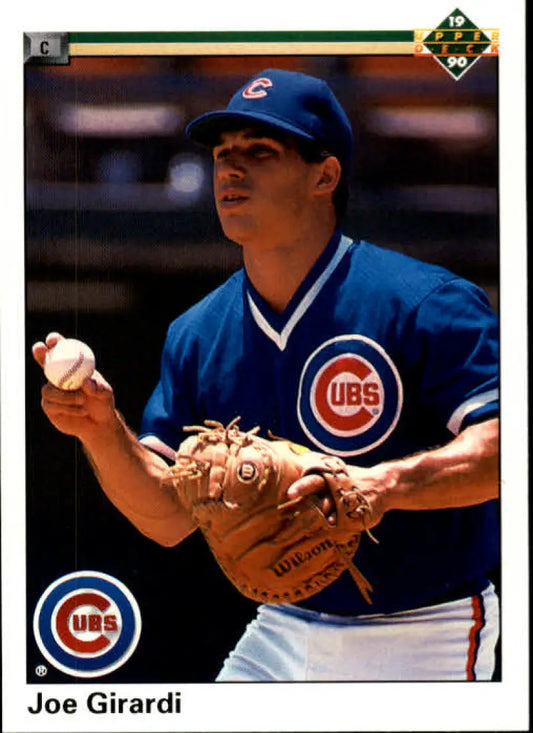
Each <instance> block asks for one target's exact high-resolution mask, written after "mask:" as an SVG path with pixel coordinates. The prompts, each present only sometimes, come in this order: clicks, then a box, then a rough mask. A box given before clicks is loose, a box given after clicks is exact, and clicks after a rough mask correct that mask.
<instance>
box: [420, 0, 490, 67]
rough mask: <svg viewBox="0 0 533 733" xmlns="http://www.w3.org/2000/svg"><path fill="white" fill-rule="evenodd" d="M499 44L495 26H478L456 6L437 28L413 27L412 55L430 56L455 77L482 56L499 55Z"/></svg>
mask: <svg viewBox="0 0 533 733" xmlns="http://www.w3.org/2000/svg"><path fill="white" fill-rule="evenodd" d="M499 44H500V33H499V30H498V29H497V28H483V29H481V28H478V27H477V25H476V24H475V23H473V22H472V21H471V20H470V18H468V17H467V16H466V15H465V14H464V13H463V12H462V11H461V10H459V8H456V9H455V10H454V11H453V12H451V13H450V14H449V15H448V16H447V17H446V18H445V19H444V20H443V21H442V23H440V25H439V26H438V27H437V28H426V29H419V30H415V56H424V55H431V56H433V57H434V58H435V60H436V61H438V63H439V64H441V66H443V67H444V68H445V69H446V71H447V72H448V73H449V74H450V75H451V76H453V78H454V79H460V78H461V77H462V76H463V74H464V73H465V72H466V71H468V69H470V68H471V67H472V65H473V64H474V63H475V62H476V61H477V60H478V59H479V58H481V56H498V54H499Z"/></svg>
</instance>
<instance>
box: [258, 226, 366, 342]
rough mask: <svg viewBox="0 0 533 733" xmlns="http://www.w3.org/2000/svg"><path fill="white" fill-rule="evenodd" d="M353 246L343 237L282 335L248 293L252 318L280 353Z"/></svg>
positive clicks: (347, 238)
mask: <svg viewBox="0 0 533 733" xmlns="http://www.w3.org/2000/svg"><path fill="white" fill-rule="evenodd" d="M351 244H352V240H351V239H350V238H349V237H346V236H344V235H342V237H341V239H340V242H339V246H338V247H337V251H336V252H335V254H334V255H333V257H332V258H331V260H330V261H329V264H328V266H327V267H326V268H325V270H324V271H323V272H322V274H321V275H320V276H319V277H318V278H317V279H316V280H315V282H314V283H313V284H312V285H311V287H310V288H309V290H308V291H307V293H306V294H305V295H304V297H303V298H302V300H301V301H300V304H299V305H298V307H297V308H296V309H295V311H294V313H293V314H292V316H291V317H290V318H289V320H288V321H287V323H286V324H285V326H284V327H283V330H282V331H281V333H278V332H277V331H276V330H275V329H274V328H272V326H271V325H270V323H269V322H268V321H267V319H266V318H265V317H264V315H263V314H262V313H261V311H260V310H259V308H258V307H257V305H256V304H255V303H254V301H253V298H252V296H251V295H250V293H249V292H248V293H247V296H248V304H249V306H250V311H251V313H252V316H253V318H254V320H255V322H256V323H257V325H258V326H259V328H260V329H261V330H262V331H263V333H264V334H265V335H266V336H268V338H269V339H271V341H273V342H274V343H275V344H276V346H277V347H278V349H279V350H280V351H284V350H285V347H286V346H287V342H288V340H289V337H290V335H291V333H292V332H293V330H294V328H295V326H296V324H297V323H298V322H299V321H300V319H301V318H302V316H303V315H304V314H305V313H306V311H307V310H308V308H309V307H310V305H311V304H312V303H313V301H314V300H315V298H316V297H317V295H318V294H319V292H320V291H321V290H322V288H323V286H324V284H325V283H326V281H327V280H328V278H329V277H330V275H331V274H332V272H333V271H334V270H335V268H336V267H337V265H338V264H339V262H340V261H341V260H342V258H343V257H344V255H345V254H346V252H347V251H348V249H349V247H350V245H351Z"/></svg>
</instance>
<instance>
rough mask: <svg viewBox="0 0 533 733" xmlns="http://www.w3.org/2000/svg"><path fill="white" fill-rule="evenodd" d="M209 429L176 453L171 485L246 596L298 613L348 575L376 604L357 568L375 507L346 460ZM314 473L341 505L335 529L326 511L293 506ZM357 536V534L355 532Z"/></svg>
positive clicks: (307, 503)
mask: <svg viewBox="0 0 533 733" xmlns="http://www.w3.org/2000/svg"><path fill="white" fill-rule="evenodd" d="M237 422H238V419H236V420H233V421H232V422H231V423H230V424H229V425H228V426H227V427H224V426H223V425H222V424H221V423H218V422H215V421H209V420H207V421H206V422H205V426H191V427H190V428H186V430H190V431H194V432H197V433H198V434H197V435H192V436H191V437H189V438H187V439H186V440H185V441H184V442H183V443H182V444H181V446H180V448H179V450H178V451H177V453H176V458H175V464H174V466H172V467H171V468H170V469H169V470H168V472H167V474H166V476H165V477H164V479H163V485H165V486H169V487H172V488H173V489H174V490H175V491H176V492H177V494H178V496H179V498H180V501H181V503H182V505H183V506H184V508H185V509H186V510H187V511H188V513H189V514H190V516H191V517H192V518H193V519H194V521H195V522H196V523H197V524H198V526H199V527H200V529H201V530H202V533H203V535H204V537H205V538H206V540H207V542H208V544H209V546H210V548H211V550H212V552H213V555H214V556H215V558H216V560H217V562H218V564H219V565H220V567H221V568H222V570H223V571H224V572H225V574H226V575H227V577H228V578H229V579H230V581H231V582H232V583H233V584H234V585H235V586H236V587H237V588H238V589H239V590H240V591H241V593H243V595H245V596H247V597H249V598H252V599H253V600H255V601H259V602H268V603H293V602H295V601H299V600H303V599H305V598H308V597H309V596H312V595H314V594H315V593H317V592H318V591H320V590H321V589H322V588H325V587H326V586H327V585H329V584H330V583H332V582H333V581H334V580H336V578H338V577H339V575H340V574H341V573H342V572H344V571H345V570H348V571H349V572H350V574H351V575H352V577H353V579H354V580H355V582H356V584H357V586H358V588H359V590H360V591H361V593H362V594H363V596H364V597H365V599H366V600H367V601H368V602H369V603H370V602H371V600H370V595H369V592H370V590H371V586H370V584H369V583H368V581H367V580H366V579H365V578H364V577H363V575H362V574H361V573H360V572H359V571H358V570H357V568H356V567H355V566H354V565H353V563H352V559H353V557H354V555H355V553H356V551H357V548H358V546H359V542H360V538H361V534H360V532H361V530H360V523H358V522H353V521H352V519H351V518H350V517H351V516H352V517H353V515H354V513H356V514H358V515H359V516H364V514H365V512H367V511H369V507H368V503H367V502H365V500H364V498H363V497H362V495H361V494H360V493H359V492H358V491H357V489H355V487H353V485H352V484H351V482H350V479H349V476H348V472H347V470H346V465H345V464H344V463H343V461H341V460H340V459H338V458H334V457H333V456H326V455H322V454H319V453H315V452H313V451H307V450H306V449H301V447H299V446H294V445H293V444H292V443H289V442H288V441H285V440H266V439H263V438H260V437H259V436H258V435H257V434H256V433H257V431H258V430H259V428H254V429H253V430H251V431H249V432H246V433H245V432H242V431H240V430H239V428H238V427H237ZM309 473H314V474H319V475H320V476H322V477H323V479H324V482H325V486H327V488H328V490H329V491H330V493H331V496H332V498H333V500H334V502H335V508H336V513H337V523H336V525H331V524H330V523H329V522H328V520H327V518H326V517H325V516H324V514H323V513H322V511H321V509H320V507H319V502H318V501H317V500H315V499H314V498H313V497H310V496H305V497H299V498H298V499H292V500H289V499H288V498H287V488H288V487H289V486H290V485H291V484H292V483H294V482H295V481H296V480H298V479H299V478H301V477H302V476H304V475H307V474H309ZM355 528H357V529H355Z"/></svg>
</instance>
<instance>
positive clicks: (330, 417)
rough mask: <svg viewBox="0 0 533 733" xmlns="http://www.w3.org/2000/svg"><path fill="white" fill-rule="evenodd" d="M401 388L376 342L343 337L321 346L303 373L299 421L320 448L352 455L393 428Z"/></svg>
mask: <svg viewBox="0 0 533 733" xmlns="http://www.w3.org/2000/svg"><path fill="white" fill-rule="evenodd" d="M402 403H403V389H402V383H401V380H400V376H399V373H398V370H397V369H396V366H395V365H394V363H393V361H392V359H391V358H390V357H389V355H388V354H387V353H386V352H385V351H384V349H383V348H382V347H381V346H380V345H379V344H378V343H376V342H375V341H373V340H372V339H369V338H367V337H365V336H360V335H353V336H352V335H346V336H339V337H336V338H334V339H331V340H329V341H326V342H325V343H323V344H321V345H320V346H319V347H318V349H316V350H315V351H314V352H313V353H312V354H311V356H310V357H309V359H308V360H307V362H306V364H305V365H304V368H303V370H302V375H301V378H300V385H299V390H298V419H299V421H300V425H301V426H302V428H303V430H304V432H305V433H306V435H307V436H308V437H309V438H310V439H311V440H312V441H313V442H314V443H315V444H316V445H318V446H319V447H320V448H322V449H323V450H326V451H328V452H332V453H335V454H336V455H342V456H354V455H358V454H360V453H366V452H367V451H369V450H371V449H372V448H375V447H376V446H378V445H380V444H381V443H383V442H384V441H385V440H386V438H387V437H388V436H389V435H390V433H391V432H392V431H393V430H394V428H395V426H396V424H397V422H398V419H399V416H400V412H401V408H402Z"/></svg>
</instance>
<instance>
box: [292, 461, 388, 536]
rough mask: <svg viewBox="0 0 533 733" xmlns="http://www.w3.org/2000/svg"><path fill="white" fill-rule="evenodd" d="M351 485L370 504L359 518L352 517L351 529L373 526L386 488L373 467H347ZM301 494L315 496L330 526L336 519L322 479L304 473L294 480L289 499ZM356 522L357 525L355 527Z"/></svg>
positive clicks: (382, 511) (380, 515)
mask: <svg viewBox="0 0 533 733" xmlns="http://www.w3.org/2000/svg"><path fill="white" fill-rule="evenodd" d="M348 470H349V473H350V477H351V478H352V479H353V482H354V487H355V488H356V489H357V491H358V492H359V493H360V494H361V495H362V496H364V498H365V500H366V501H367V502H368V504H369V508H370V511H369V512H368V513H366V514H365V515H361V517H360V518H359V517H357V516H356V517H355V518H354V519H353V521H354V523H356V524H354V529H356V530H358V531H361V532H362V531H364V530H367V529H371V528H372V527H375V526H376V525H377V524H379V523H380V522H381V520H382V519H383V515H384V514H385V511H386V507H385V491H384V487H383V486H382V485H381V481H380V479H379V478H378V472H377V471H374V470H373V469H363V468H356V467H355V466H349V467H348ZM304 496H314V497H315V499H316V503H317V506H318V507H319V509H320V510H321V511H322V513H323V514H324V516H325V517H326V518H327V520H328V522H329V523H330V524H331V525H335V524H336V522H337V513H336V507H335V501H334V499H333V497H332V496H331V494H330V492H329V490H328V488H327V485H326V482H325V480H324V479H323V478H322V476H319V475H316V474H307V475H305V476H303V477H302V478H300V479H298V480H297V481H295V482H294V483H293V484H291V485H290V486H289V488H288V489H287V498H288V499H298V498H302V497H304ZM357 525H358V526H357Z"/></svg>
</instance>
